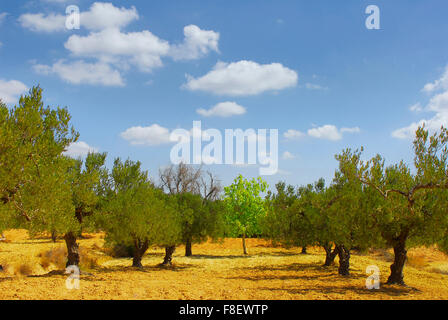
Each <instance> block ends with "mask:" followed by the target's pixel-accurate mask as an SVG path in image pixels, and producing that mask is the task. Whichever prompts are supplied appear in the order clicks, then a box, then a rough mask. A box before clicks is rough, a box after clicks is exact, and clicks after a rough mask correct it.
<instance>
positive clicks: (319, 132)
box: [308, 124, 360, 141]
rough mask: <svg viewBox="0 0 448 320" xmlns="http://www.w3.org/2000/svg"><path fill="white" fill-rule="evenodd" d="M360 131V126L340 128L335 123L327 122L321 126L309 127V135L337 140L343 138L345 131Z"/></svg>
mask: <svg viewBox="0 0 448 320" xmlns="http://www.w3.org/2000/svg"><path fill="white" fill-rule="evenodd" d="M359 132H360V129H359V128H358V127H354V128H341V129H338V128H337V127H336V126H334V125H331V124H327V125H324V126H321V127H317V128H312V129H309V130H308V135H309V136H311V137H313V138H317V139H324V140H330V141H337V140H341V139H342V135H343V133H359Z"/></svg>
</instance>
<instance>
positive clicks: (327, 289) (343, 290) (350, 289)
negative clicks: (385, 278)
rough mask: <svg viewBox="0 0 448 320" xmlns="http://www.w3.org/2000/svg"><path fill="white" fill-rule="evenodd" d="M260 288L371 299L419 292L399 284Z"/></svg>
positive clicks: (301, 293)
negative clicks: (376, 295)
mask: <svg viewBox="0 0 448 320" xmlns="http://www.w3.org/2000/svg"><path fill="white" fill-rule="evenodd" d="M259 289H260V290H269V291H285V292H287V293H289V294H294V295H296V294H297V295H306V294H309V293H310V292H315V293H319V294H322V295H331V294H338V295H346V294H348V293H354V294H357V295H365V296H370V297H371V299H375V294H377V293H382V294H385V295H388V296H390V297H403V296H404V297H405V296H407V295H409V294H411V293H416V292H420V291H419V290H418V289H415V288H412V287H401V286H382V287H381V288H380V289H372V290H369V289H367V288H366V287H365V286H362V285H360V286H354V285H347V286H344V287H334V286H330V285H314V286H313V287H306V288H269V287H262V288H259Z"/></svg>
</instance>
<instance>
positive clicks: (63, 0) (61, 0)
mask: <svg viewBox="0 0 448 320" xmlns="http://www.w3.org/2000/svg"><path fill="white" fill-rule="evenodd" d="M42 1H44V2H48V3H68V2H73V0H42ZM75 1H76V0H75Z"/></svg>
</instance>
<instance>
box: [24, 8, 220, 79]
mask: <svg viewBox="0 0 448 320" xmlns="http://www.w3.org/2000/svg"><path fill="white" fill-rule="evenodd" d="M138 19H139V14H138V12H137V9H136V8H135V7H130V8H124V7H116V6H114V5H113V4H111V3H102V2H95V3H94V4H92V6H91V7H90V9H89V10H88V11H85V12H81V13H80V22H81V23H80V26H81V28H85V29H86V30H88V31H89V33H88V34H87V35H82V36H81V35H71V36H70V37H69V38H68V39H67V41H66V42H65V44H64V47H65V48H66V49H67V50H68V51H69V53H70V56H71V57H73V58H75V59H81V60H78V61H71V62H65V61H64V62H61V61H63V60H60V61H58V62H56V63H55V64H53V65H38V66H36V67H35V70H37V71H43V70H44V71H45V70H46V71H47V74H51V73H53V74H57V75H59V76H60V77H61V78H62V79H64V80H66V81H68V82H70V83H73V84H80V83H86V84H91V85H97V84H100V85H123V84H124V81H123V78H122V75H121V73H122V72H124V71H127V70H129V68H130V67H132V66H133V67H136V68H137V69H138V70H139V71H141V72H152V71H153V70H154V69H155V68H160V67H162V66H163V61H162V60H163V58H167V57H171V58H172V59H174V60H192V59H199V58H201V57H203V56H205V55H207V54H208V53H209V52H211V51H215V52H219V50H218V42H219V33H217V32H215V31H212V30H202V29H200V28H199V27H198V26H195V25H188V26H186V27H185V28H184V40H183V42H182V43H180V44H177V45H173V44H170V43H169V42H168V41H166V40H163V39H161V38H159V37H157V36H156V35H154V34H153V33H152V32H150V31H149V30H142V31H137V32H125V31H123V28H125V27H126V26H128V25H129V24H130V23H132V22H134V21H136V20H138ZM18 21H19V23H20V24H21V25H22V27H24V28H26V29H29V30H31V31H34V32H47V33H49V32H61V31H64V30H65V28H66V27H65V22H66V16H65V15H61V14H54V13H49V14H43V13H27V14H23V15H21V16H20V17H19V19H18ZM83 59H84V60H83ZM85 59H89V60H92V61H89V62H85ZM77 67H81V68H80V70H79V71H77V70H76V68H77ZM70 68H72V70H69V69H70ZM85 71H87V72H89V73H94V72H98V74H96V75H94V74H91V75H90V76H87V75H85V73H86V72H85ZM67 74H69V76H67ZM72 74H74V75H72ZM109 76H111V78H110V80H107V79H106V78H107V77H109Z"/></svg>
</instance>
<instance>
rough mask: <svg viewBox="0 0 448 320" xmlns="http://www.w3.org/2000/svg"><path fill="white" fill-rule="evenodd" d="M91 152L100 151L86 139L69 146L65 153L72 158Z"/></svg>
mask: <svg viewBox="0 0 448 320" xmlns="http://www.w3.org/2000/svg"><path fill="white" fill-rule="evenodd" d="M89 152H90V153H93V152H98V149H97V148H94V147H91V146H89V145H88V144H87V143H85V142H84V141H78V142H74V143H72V144H71V145H70V146H68V148H67V150H66V151H65V152H64V153H63V154H64V155H65V156H68V157H71V158H79V157H85V156H87V155H88V154H89Z"/></svg>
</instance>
